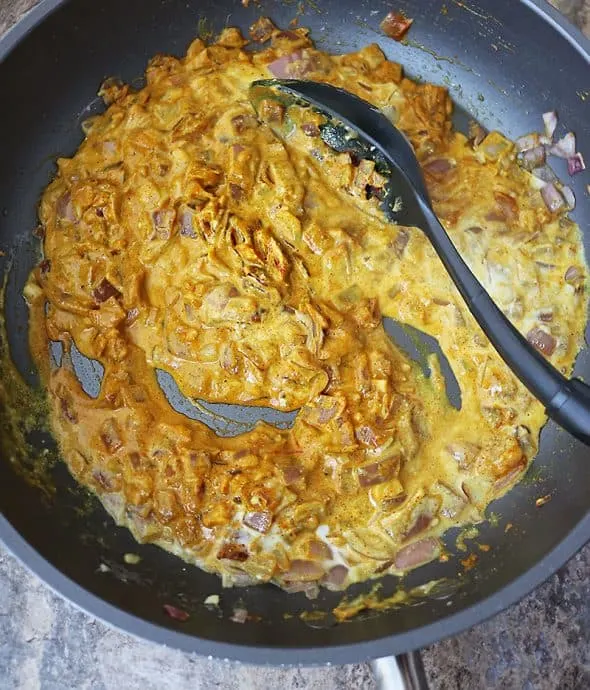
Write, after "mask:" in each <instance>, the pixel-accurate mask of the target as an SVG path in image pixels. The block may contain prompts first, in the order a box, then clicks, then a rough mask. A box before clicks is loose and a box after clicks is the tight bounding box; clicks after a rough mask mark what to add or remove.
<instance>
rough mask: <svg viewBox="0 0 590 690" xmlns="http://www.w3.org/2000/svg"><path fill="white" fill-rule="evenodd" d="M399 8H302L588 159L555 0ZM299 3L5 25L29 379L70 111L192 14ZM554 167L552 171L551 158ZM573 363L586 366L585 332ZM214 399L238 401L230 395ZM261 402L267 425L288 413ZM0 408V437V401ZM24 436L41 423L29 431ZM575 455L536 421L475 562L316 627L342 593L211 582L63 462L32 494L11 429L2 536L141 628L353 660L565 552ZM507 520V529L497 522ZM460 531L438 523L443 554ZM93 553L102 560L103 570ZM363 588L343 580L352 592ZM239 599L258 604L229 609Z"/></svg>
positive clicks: (335, 38) (10, 321)
mask: <svg viewBox="0 0 590 690" xmlns="http://www.w3.org/2000/svg"><path fill="white" fill-rule="evenodd" d="M395 6H396V9H402V10H406V12H407V14H408V15H409V16H412V17H413V18H414V19H415V23H414V27H413V28H412V31H411V34H410V41H409V44H408V45H405V46H404V45H401V44H398V43H395V42H394V41H391V40H389V39H387V38H385V37H384V36H382V35H381V34H380V33H379V31H378V24H379V21H380V20H381V18H382V17H383V16H384V15H385V14H386V12H387V11H389V10H390V9H391V8H392V6H391V3H390V2H384V1H383V0H372V1H371V2H367V1H366V0H361V1H355V0H317V3H316V2H311V0H307V1H306V2H304V3H303V7H304V10H305V12H304V14H303V16H302V17H301V18H300V24H302V25H306V26H309V27H311V29H312V35H313V37H314V38H315V39H316V40H317V41H318V44H319V45H320V47H322V48H324V49H326V50H330V51H332V52H338V51H350V50H354V49H356V48H359V47H361V46H362V45H365V44H367V43H369V42H373V41H376V42H378V43H379V44H380V45H381V47H382V48H383V49H384V50H385V52H386V53H387V55H388V56H389V57H391V58H392V59H394V60H397V61H399V62H401V63H402V64H404V65H405V67H406V71H407V73H408V75H409V76H412V77H420V78H422V79H425V80H429V81H433V82H435V83H440V84H445V85H447V86H448V87H449V89H450V92H451V95H452V96H453V98H454V100H455V102H456V104H457V117H456V121H457V126H458V127H460V128H465V127H466V123H467V120H468V118H469V117H474V118H476V119H478V120H479V121H480V122H481V123H482V124H483V125H484V126H485V127H488V128H498V129H500V130H501V131H503V132H504V133H505V134H507V135H508V136H511V137H516V136H518V135H520V134H523V133H526V132H529V131H533V130H538V129H539V128H540V122H541V121H540V118H541V113H543V112H545V111H547V110H552V109H555V108H556V109H558V110H559V114H560V127H561V129H560V133H564V132H565V131H566V130H565V128H566V127H567V129H571V130H573V131H575V132H576V134H577V136H578V141H579V142H580V145H579V147H580V149H581V151H582V153H586V154H588V155H587V156H586V158H587V159H589V160H590V150H587V149H586V146H587V142H589V141H590V118H589V117H588V115H589V103H590V70H589V62H590V50H589V45H588V42H587V41H586V40H585V39H584V38H583V37H582V36H581V34H579V33H578V32H577V31H575V30H574V29H572V28H570V27H568V26H566V25H565V24H564V23H563V20H562V19H561V18H560V17H559V16H558V14H557V13H556V12H555V11H554V10H552V9H551V8H550V7H549V6H548V5H546V4H545V3H544V2H542V1H541V0H521V1H517V0H465V2H460V1H459V0H449V2H447V3H446V4H445V11H444V12H441V9H442V6H443V3H441V2H439V1H438V0H414V1H411V0H397V2H396V3H395ZM296 11H297V4H296V3H278V2H268V1H264V0H263V2H262V3H261V5H260V6H258V5H256V4H255V3H254V2H252V3H251V5H250V6H249V7H248V8H245V7H243V6H242V5H241V3H240V2H237V1H230V0H218V1H216V2H214V1H212V0H202V1H201V2H199V1H198V0H182V1H180V0H125V2H115V1H114V0H101V2H96V0H70V1H69V2H60V1H59V0H43V1H42V2H41V3H40V5H39V6H37V7H36V8H35V10H33V11H32V12H31V13H29V14H28V15H27V16H26V17H25V18H24V19H23V20H22V21H21V22H20V23H19V24H18V25H17V26H16V27H15V28H13V29H12V30H11V31H10V32H9V33H8V34H7V35H6V36H5V37H4V38H3V39H2V40H1V41H0V60H1V63H0V94H1V103H2V105H1V108H0V132H1V133H2V156H1V157H0V247H2V249H3V250H5V251H6V252H7V255H6V257H2V258H0V271H3V272H6V271H8V281H7V287H6V319H7V327H8V333H9V344H10V350H11V354H12V357H13V359H14V361H15V363H16V365H17V366H18V368H19V370H20V371H21V372H22V373H23V375H24V376H25V377H26V378H27V380H29V381H31V382H32V383H34V382H35V380H36V377H35V374H34V372H33V371H32V362H31V360H30V356H29V354H28V348H27V312H26V307H25V304H24V301H23V298H22V287H23V285H24V281H25V280H26V276H27V274H28V272H29V270H30V268H31V267H32V266H33V264H34V263H35V262H36V261H37V260H38V241H37V240H35V239H34V238H33V237H32V235H31V230H32V229H33V228H34V227H35V225H36V207H37V202H38V199H39V195H40V193H41V191H42V189H43V187H44V186H45V185H46V184H47V183H48V181H49V180H50V179H51V177H52V176H53V175H54V173H55V158H56V157H57V156H58V155H70V154H72V153H73V152H74V151H75V149H76V147H77V146H78V144H79V143H80V141H81V139H82V133H81V130H80V123H81V122H82V121H83V120H84V119H85V118H87V117H88V116H89V115H91V114H92V113H95V112H98V111H99V109H100V107H101V106H100V102H99V100H98V99H97V98H96V92H97V89H98V86H99V85H100V83H101V82H102V81H103V79H104V78H105V77H107V76H119V77H122V78H123V79H124V80H126V81H129V82H133V83H134V84H138V83H140V82H138V78H140V77H141V75H142V73H143V70H144V69H145V66H146V63H147V61H148V59H149V58H150V57H151V56H152V55H154V54H155V53H157V52H165V53H166V52H168V53H172V54H175V55H180V54H182V53H183V52H184V50H185V49H186V47H187V45H188V44H189V42H190V41H191V40H192V39H193V38H194V37H195V35H196V33H197V31H198V27H199V26H200V27H201V29H202V28H203V27H204V26H206V27H207V28H208V29H209V28H210V29H212V30H213V31H218V30H220V29H221V28H223V27H224V26H225V25H228V24H229V25H239V26H241V27H243V28H246V27H247V26H248V25H249V24H251V23H252V21H253V20H254V19H255V18H256V17H257V16H260V15H261V14H268V15H270V16H271V17H272V18H273V19H274V21H275V23H277V24H278V25H282V26H286V25H287V24H288V22H289V21H290V20H291V19H292V18H293V17H294V16H295V13H296ZM556 171H557V172H558V174H561V175H562V174H563V173H564V170H562V169H559V167H558V168H557V170H556ZM587 182H588V176H587V175H585V174H582V175H579V176H578V177H577V178H576V179H575V181H574V185H573V187H574V190H575V193H576V195H577V198H578V206H577V209H576V211H575V213H574V214H573V217H574V219H575V220H576V221H577V222H578V223H579V224H580V225H581V227H582V229H583V230H584V232H585V245H586V249H587V251H588V248H589V246H590V244H589V243H590V230H588V228H590V222H589V219H590V203H589V201H588V197H587V194H586V193H585V185H586V184H587ZM398 335H399V333H398ZM80 366H81V368H82V369H86V370H87V377H86V383H87V385H88V386H89V387H92V386H93V385H96V382H97V379H96V371H95V369H93V367H92V364H91V363H88V362H80ZM575 373H576V374H577V375H579V376H581V377H585V378H586V379H590V376H589V373H590V353H589V351H588V350H585V351H584V352H583V353H582V354H581V356H580V358H579V361H578V364H577V367H576V372H575ZM85 376H86V375H85ZM163 383H164V385H165V387H166V389H167V391H168V393H169V395H170V399H171V401H172V403H173V404H174V405H175V406H178V407H179V409H183V410H185V411H186V412H187V413H189V414H193V413H194V408H192V407H190V404H189V403H187V401H185V400H183V399H182V397H181V396H179V395H178V392H177V391H175V389H174V386H173V385H170V382H168V383H166V382H163ZM217 411H220V412H221V413H222V414H224V413H227V412H229V414H230V416H234V417H235V411H234V410H230V411H228V410H226V409H224V408H220V409H217ZM250 412H251V411H250ZM267 413H268V414H270V415H271V417H272V418H273V419H274V421H275V422H278V423H279V424H283V423H286V424H288V423H289V421H290V419H289V418H285V416H284V415H273V414H272V413H271V412H270V413H269V412H268V411H267ZM267 413H263V414H267ZM237 419H238V425H236V424H235V423H234V422H232V423H230V424H229V425H226V428H225V432H226V433H239V431H240V429H241V428H243V427H241V426H240V424H242V423H243V422H244V421H245V422H246V423H252V419H251V418H250V419H248V418H245V417H244V416H243V414H242V413H240V414H238V417H237ZM2 426H3V439H5V438H6V434H7V433H8V430H7V427H6V424H5V419H4V417H2ZM36 442H37V443H39V444H41V443H51V440H50V439H48V438H46V437H44V436H43V435H42V434H39V436H38V438H36ZM588 454H589V452H588V449H587V448H585V447H584V446H583V445H582V444H580V443H577V442H576V441H574V440H573V439H571V438H570V437H568V436H567V435H566V434H565V433H564V432H562V431H559V430H557V429H556V427H554V426H553V425H548V426H547V428H546V429H545V430H544V431H543V434H542V444H541V451H540V453H539V455H538V457H537V458H536V460H535V462H534V464H533V467H532V469H531V471H530V476H529V479H528V480H527V479H525V481H523V482H522V483H521V484H520V485H519V486H517V487H516V488H515V489H514V490H513V491H511V492H510V493H509V494H508V495H507V496H506V497H505V498H503V499H501V500H500V501H498V502H496V503H495V504H494V505H493V506H492V507H491V508H490V511H491V512H493V513H495V514H497V515H498V516H500V517H499V519H497V520H494V521H492V522H491V523H486V524H484V525H482V526H481V529H480V537H479V541H481V542H485V543H487V544H490V546H491V547H492V548H491V550H490V551H489V552H488V553H483V552H482V553H480V554H479V563H478V566H477V567H476V568H474V569H473V570H471V571H469V572H468V573H464V574H462V575H460V576H459V573H460V572H461V571H462V569H461V568H460V565H459V558H457V557H454V558H451V559H450V561H449V562H447V563H434V564H431V565H428V566H426V567H423V568H420V569H418V570H416V571H414V572H412V573H411V574H410V575H409V576H408V577H407V578H406V579H405V585H406V586H407V587H412V586H415V585H419V584H423V583H425V582H427V581H429V580H431V579H433V578H448V579H449V580H450V581H451V582H452V583H453V586H452V587H449V588H448V590H447V592H446V594H444V595H443V594H442V593H439V595H438V596H436V597H431V598H426V599H424V600H422V601H420V602H418V603H417V604H416V605H413V606H407V607H404V608H401V609H398V610H391V611H388V612H385V613H381V614H379V615H367V616H364V617H359V618H358V619H356V620H354V621H352V622H350V623H347V624H344V625H339V626H335V625H333V624H332V621H331V619H330V617H329V616H326V617H325V618H324V619H323V620H322V621H321V622H320V623H316V624H314V625H313V626H311V625H309V624H307V623H305V622H303V621H302V620H301V619H300V618H299V617H298V615H297V614H298V613H299V612H300V611H302V610H312V609H316V610H320V611H329V610H330V609H331V608H332V607H333V606H334V605H335V604H337V603H338V601H339V600H340V596H339V595H336V594H333V593H329V592H323V593H322V594H321V595H320V597H319V599H318V600H317V601H315V602H309V601H308V600H307V599H306V598H305V597H304V596H303V595H302V594H300V595H299V594H298V595H287V594H285V593H284V592H282V591H280V590H278V589H276V588H274V587H271V586H264V587H258V588H247V589H233V590H222V589H221V584H220V581H219V580H218V578H217V577H215V576H211V575H208V574H206V573H203V572H201V571H199V570H197V569H196V568H193V567H191V566H186V565H184V564H183V563H182V562H181V561H179V560H178V559H176V558H175V557H173V556H171V555H169V554H167V553H165V552H163V551H161V550H160V549H158V548H156V547H153V546H148V545H143V546H139V545H137V544H136V543H135V542H134V540H133V539H132V538H131V536H130V535H129V534H128V532H127V531H126V530H124V529H120V528H117V527H116V526H115V525H114V524H113V522H112V521H111V520H110V518H108V516H107V515H106V513H105V512H104V510H103V509H102V508H101V506H100V505H99V504H98V502H97V501H95V500H92V501H89V498H88V495H87V494H86V493H85V492H84V491H82V490H81V489H79V488H78V487H77V486H76V484H75V482H74V481H73V480H72V479H71V477H70V475H69V474H68V472H67V470H66V469H65V466H63V465H62V464H58V465H56V467H55V468H54V469H53V474H52V482H53V484H54V485H55V489H56V491H55V493H54V495H53V496H51V497H49V498H48V497H45V496H44V495H43V494H42V493H41V492H40V491H39V490H38V489H36V488H34V487H32V486H30V485H29V484H27V483H26V482H24V481H23V479H22V478H21V477H20V476H19V475H18V474H17V473H15V472H14V469H13V466H12V465H11V464H10V463H9V462H8V457H7V452H6V444H5V442H4V441H3V444H2V445H0V511H1V515H0V538H1V539H2V540H3V541H4V542H5V543H6V545H7V546H8V548H10V549H11V550H12V551H13V552H14V553H15V554H16V555H17V556H18V557H19V558H20V559H21V560H22V561H23V562H25V563H26V564H27V565H28V567H29V568H31V570H33V571H34V572H35V573H37V574H38V575H39V576H40V577H41V578H42V579H43V580H45V582H47V583H48V584H49V585H50V586H51V587H53V588H54V589H55V590H56V591H58V592H60V593H61V594H62V595H63V596H65V597H67V598H68V599H70V600H71V601H73V602H74V603H75V604H77V605H78V606H80V607H81V608H83V609H85V610H87V611H88V612H90V613H91V614H93V615H95V616H97V617H100V618H102V619H104V620H106V621H108V622H110V623H111V624H113V625H115V626H118V627H120V628H122V629H124V630H127V631H129V632H131V633H134V634H136V635H140V636H142V637H145V638H147V639H151V640H154V641H157V642H160V643H164V644H167V645H170V646H174V647H178V648H182V649H186V650H192V651H196V652H198V653H200V654H211V655H214V656H217V657H222V658H223V657H227V658H232V659H240V660H247V661H250V662H253V663H273V664H278V663H325V662H328V661H331V662H335V663H350V662H355V661H358V660H361V659H367V658H371V657H378V656H386V655H389V654H392V653H400V652H403V651H406V650H409V649H414V648H418V647H421V646H424V645H427V644H429V643H431V642H433V641H434V640H437V639H440V638H442V637H444V636H446V635H450V634H453V633H456V632H458V631H460V630H463V629H465V628H467V627H469V626H471V625H473V624H475V623H477V622H479V621H481V620H483V619H484V618H486V617H489V616H491V615H493V614H494V613H497V612H498V611H500V610H502V609H503V608H505V607H507V606H509V605H510V604H511V603H513V602H514V601H516V600H517V599H519V598H520V597H522V596H523V595H524V594H526V593H527V592H529V591H530V590H531V589H532V588H534V587H535V586H536V585H537V584H539V583H540V582H542V581H543V580H545V579H546V578H547V577H548V576H549V575H550V574H551V573H553V572H554V571H555V570H556V569H557V568H558V567H559V566H561V565H562V564H563V563H564V562H565V561H566V560H567V559H568V558H569V557H571V555H572V554H573V553H575V552H576V551H577V550H578V549H579V548H580V547H581V546H582V545H583V544H584V543H585V542H586V540H587V539H588V538H589V537H590V518H589V516H588V507H589V505H590V501H589V499H588V486H590V462H589V458H588ZM532 478H534V481H533V480H532ZM546 494H551V496H552V500H551V501H549V502H548V503H547V504H546V505H544V506H543V507H542V508H537V507H535V499H536V498H538V497H539V496H543V495H546ZM89 503H90V508H89V507H88V505H89ZM82 507H83V508H84V509H83V510H81V508H82ZM509 522H510V523H513V524H514V527H513V528H512V529H511V530H510V531H508V532H505V528H506V525H507V524H508V523H509ZM456 536H457V535H456V533H455V534H450V535H449V537H448V544H449V548H450V550H451V551H452V552H453V551H454V543H455V538H456ZM127 552H133V553H137V554H139V555H140V556H141V562H140V563H139V564H138V565H136V566H129V565H125V563H124V561H123V554H125V553H127ZM459 556H460V557H464V555H462V554H459ZM101 564H103V565H106V566H108V570H107V571H106V572H103V571H104V570H105V569H104V567H103V568H101V567H100V566H101ZM398 584H399V583H398V582H397V581H396V579H395V578H391V577H390V578H386V579H384V580H383V594H384V595H386V594H387V593H391V592H393V591H395V589H396V587H397V586H398ZM371 587H372V584H368V585H359V586H355V587H353V588H352V589H351V590H350V591H349V592H348V594H349V595H354V594H357V593H359V592H363V591H368V590H369V589H370V588H371ZM213 593H219V594H220V595H221V600H222V605H221V612H216V611H211V610H209V609H207V608H206V607H205V606H204V604H203V600H204V599H205V597H206V596H207V595H209V594H213ZM238 602H239V603H241V604H243V605H245V607H246V608H247V609H248V610H249V611H250V612H252V613H254V614H257V615H259V616H261V621H260V622H248V623H246V624H244V625H240V624H237V623H234V622H232V621H231V620H230V619H229V617H230V615H231V612H232V609H233V607H234V605H236V604H237V603H238ZM165 603H172V604H175V605H177V606H180V607H181V608H183V609H186V610H188V611H190V612H191V617H190V619H189V620H188V621H186V622H183V623H180V622H178V621H174V620H172V619H170V618H169V617H168V616H167V615H166V614H165V613H164V611H163V608H162V605H163V604H165ZM285 614H293V616H292V617H289V618H286V616H285Z"/></svg>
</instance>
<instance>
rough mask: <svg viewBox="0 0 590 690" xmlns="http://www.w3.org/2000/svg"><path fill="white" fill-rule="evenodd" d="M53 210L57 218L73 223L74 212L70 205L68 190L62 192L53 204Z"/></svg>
mask: <svg viewBox="0 0 590 690" xmlns="http://www.w3.org/2000/svg"><path fill="white" fill-rule="evenodd" d="M55 211H56V213H57V217H58V218H63V219H65V220H69V221H70V222H71V223H73V222H74V221H75V220H76V213H75V211H74V206H73V205H72V195H71V194H70V192H64V193H63V194H62V195H61V196H60V197H59V199H58V200H57V202H56V204H55Z"/></svg>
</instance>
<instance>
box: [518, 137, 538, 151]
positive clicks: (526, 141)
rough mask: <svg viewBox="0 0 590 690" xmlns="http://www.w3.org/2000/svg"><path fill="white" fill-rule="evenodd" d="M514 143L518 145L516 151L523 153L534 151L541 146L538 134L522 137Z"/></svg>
mask: <svg viewBox="0 0 590 690" xmlns="http://www.w3.org/2000/svg"><path fill="white" fill-rule="evenodd" d="M514 143H515V144H516V150H517V151H518V152H519V153H522V152H523V151H528V150H529V149H534V148H535V147H537V146H538V145H539V135H538V134H537V133H536V132H533V133H532V134H525V135H524V136H522V137H518V139H517V140H516V141H515V142H514Z"/></svg>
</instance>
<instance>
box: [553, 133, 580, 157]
mask: <svg viewBox="0 0 590 690" xmlns="http://www.w3.org/2000/svg"><path fill="white" fill-rule="evenodd" d="M549 153H550V154H551V155H552V156H557V157H558V158H573V157H574V156H575V155H576V137H575V135H574V133H573V132H568V133H567V134H566V135H565V136H564V137H563V139H560V140H559V141H558V142H557V143H556V144H555V145H554V146H552V147H551V148H550V149H549Z"/></svg>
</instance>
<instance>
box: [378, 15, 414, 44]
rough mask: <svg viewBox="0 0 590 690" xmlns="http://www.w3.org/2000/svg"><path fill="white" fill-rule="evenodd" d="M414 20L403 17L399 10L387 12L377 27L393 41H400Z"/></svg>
mask: <svg viewBox="0 0 590 690" xmlns="http://www.w3.org/2000/svg"><path fill="white" fill-rule="evenodd" d="M413 22H414V20H413V19H409V18H408V17H405V16H404V15H403V14H401V13H400V12H389V14H387V15H386V16H385V18H384V19H383V21H382V22H381V24H379V28H380V29H381V31H383V33H384V34H385V35H386V36H389V38H393V39H394V40H395V41H401V40H402V38H403V37H404V36H405V35H406V33H407V32H408V29H409V28H410V27H411V26H412V24H413Z"/></svg>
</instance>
